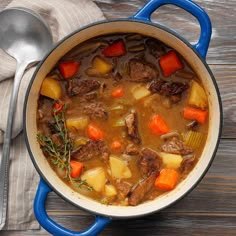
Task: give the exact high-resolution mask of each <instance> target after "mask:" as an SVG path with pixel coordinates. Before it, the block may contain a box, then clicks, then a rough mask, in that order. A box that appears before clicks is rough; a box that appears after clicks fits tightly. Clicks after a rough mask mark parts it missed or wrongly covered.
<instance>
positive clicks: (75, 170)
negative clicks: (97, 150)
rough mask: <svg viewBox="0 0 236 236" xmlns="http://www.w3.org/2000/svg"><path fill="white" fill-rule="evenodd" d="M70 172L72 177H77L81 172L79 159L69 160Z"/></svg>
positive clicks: (81, 165) (81, 167)
mask: <svg viewBox="0 0 236 236" xmlns="http://www.w3.org/2000/svg"><path fill="white" fill-rule="evenodd" d="M70 167H71V173H70V176H71V177H72V178H78V177H79V176H80V174H81V172H82V169H83V167H84V165H83V163H82V162H79V161H70Z"/></svg>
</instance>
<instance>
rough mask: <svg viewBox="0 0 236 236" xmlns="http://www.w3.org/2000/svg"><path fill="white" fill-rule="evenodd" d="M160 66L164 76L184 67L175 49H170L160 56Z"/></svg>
mask: <svg viewBox="0 0 236 236" xmlns="http://www.w3.org/2000/svg"><path fill="white" fill-rule="evenodd" d="M160 66H161V69H162V72H163V74H164V76H170V75H171V74H173V73H174V72H175V71H177V70H180V69H182V68H183V67H184V66H183V64H182V62H181V61H180V59H179V57H178V56H177V53H176V52H175V51H170V52H168V53H167V54H165V55H163V56H162V57H161V58H160Z"/></svg>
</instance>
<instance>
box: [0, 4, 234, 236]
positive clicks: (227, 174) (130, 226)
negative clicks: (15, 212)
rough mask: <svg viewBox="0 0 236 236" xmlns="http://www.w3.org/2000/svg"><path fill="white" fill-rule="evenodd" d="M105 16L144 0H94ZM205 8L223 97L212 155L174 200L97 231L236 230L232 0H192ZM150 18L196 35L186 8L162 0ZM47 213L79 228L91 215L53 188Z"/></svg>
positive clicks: (123, 13) (10, 235)
mask: <svg viewBox="0 0 236 236" xmlns="http://www.w3.org/2000/svg"><path fill="white" fill-rule="evenodd" d="M95 2H96V3H97V4H98V6H99V7H100V8H101V9H102V11H103V12H104V14H105V16H106V17H108V18H124V17H129V16H131V15H133V14H134V13H135V12H136V11H137V10H138V9H139V8H140V7H141V6H142V5H144V3H145V2H146V1H145V0H129V1H128V0H120V1H118V0H96V1H95ZM195 2H196V3H198V4H199V5H200V6H201V7H203V8H204V9H205V10H206V11H207V13H208V14H209V16H210V18H211V21H212V26H213V34H212V40H211V43H210V48H209V51H208V55H207V63H208V64H209V66H210V68H211V70H212V72H213V74H214V76H215V78H216V81H217V83H218V86H219V89H220V93H221V98H222V102H223V112H224V126H223V134H222V138H221V142H220V147H219V149H218V152H217V154H216V157H215V160H214V162H213V164H212V166H211V168H210V169H209V171H208V173H207V174H206V175H205V177H204V178H203V180H202V181H201V182H200V183H199V185H198V186H197V187H196V188H195V189H194V190H193V191H192V192H191V193H189V194H188V195H187V196H186V197H185V198H184V199H182V200H181V201H179V202H177V203H176V204H175V205H173V206H171V207H169V208H167V209H165V210H163V211H161V212H157V213H155V214H151V215H149V216H146V217H143V218H139V219H130V220H116V221H113V222H112V223H111V224H109V225H108V226H107V227H106V228H105V229H104V231H103V232H102V233H101V234H100V235H101V236H108V235H109V236H110V235H112V236H120V235H122V236H125V235H136V236H137V235H140V236H141V235H142V236H146V235H147V236H152V235H153V236H154V235H161V236H169V235H175V236H180V235H181V236H182V235H196V236H199V235H201V236H202V235H204V236H205V235H208V236H213V235H214V236H215V235H217V236H222V235H236V204H235V199H236V13H235V9H236V1H235V0H228V1H226V0H222V1H220V0H215V1H212V0H195ZM152 21H153V22H158V23H160V24H162V25H165V26H167V27H169V28H171V29H173V30H175V31H177V32H178V33H179V34H180V35H182V36H184V37H185V38H186V39H188V40H189V41H190V42H195V41H196V40H197V38H198V35H199V26H198V22H197V20H196V19H195V18H193V17H192V16H191V15H190V14H189V13H186V12H184V11H183V10H181V9H179V8H177V7H174V6H169V5H168V6H163V7H161V9H159V10H158V11H156V12H155V13H154V14H153V15H152ZM47 211H48V213H49V215H50V216H51V217H52V218H53V219H55V220H56V221H57V222H58V223H59V224H62V225H63V226H66V227H68V228H69V229H71V230H83V229H84V228H85V227H87V226H88V225H89V224H90V223H91V222H92V221H93V217H92V216H91V215H90V214H88V213H87V212H85V211H82V210H80V209H78V208H77V207H75V206H73V205H71V204H69V203H68V202H65V201H64V200H63V199H61V198H59V197H58V196H57V195H56V194H55V193H51V194H50V195H49V197H48V200H47ZM0 235H2V236H23V235H35V236H38V235H41V236H42V235H49V234H48V233H47V232H46V231H45V230H44V229H40V230H35V231H7V232H6V231H5V232H1V233H0Z"/></svg>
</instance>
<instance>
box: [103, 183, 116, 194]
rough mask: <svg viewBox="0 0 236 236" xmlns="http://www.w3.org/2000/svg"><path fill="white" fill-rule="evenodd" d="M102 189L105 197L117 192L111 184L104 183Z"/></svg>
mask: <svg viewBox="0 0 236 236" xmlns="http://www.w3.org/2000/svg"><path fill="white" fill-rule="evenodd" d="M104 190H105V195H106V196H107V197H113V196H115V195H116V194H117V191H116V188H115V187H114V186H113V185H111V184H106V185H105V189H104Z"/></svg>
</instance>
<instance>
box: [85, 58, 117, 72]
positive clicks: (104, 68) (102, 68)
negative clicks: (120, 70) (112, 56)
mask: <svg viewBox="0 0 236 236" xmlns="http://www.w3.org/2000/svg"><path fill="white" fill-rule="evenodd" d="M112 68H113V66H112V64H110V63H109V62H107V61H106V60H105V59H103V58H102V57H100V56H96V57H94V58H93V60H92V67H89V68H88V69H87V70H86V74H87V75H89V76H99V75H100V76H102V75H106V74H107V73H109V72H110V71H111V70H112Z"/></svg>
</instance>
